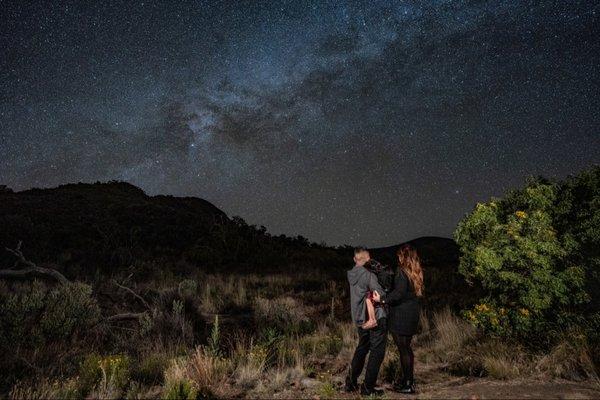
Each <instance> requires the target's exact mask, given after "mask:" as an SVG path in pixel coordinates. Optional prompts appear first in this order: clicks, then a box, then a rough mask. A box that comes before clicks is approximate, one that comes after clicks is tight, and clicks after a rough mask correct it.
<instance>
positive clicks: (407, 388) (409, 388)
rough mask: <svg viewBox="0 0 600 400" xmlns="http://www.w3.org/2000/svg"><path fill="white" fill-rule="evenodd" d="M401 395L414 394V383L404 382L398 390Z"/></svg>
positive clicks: (409, 380)
mask: <svg viewBox="0 0 600 400" xmlns="http://www.w3.org/2000/svg"><path fill="white" fill-rule="evenodd" d="M398 391H399V392H400V393H402V394H415V393H417V391H416V390H415V381H414V380H412V379H407V380H405V381H404V384H403V385H402V387H401V388H400V390H398Z"/></svg>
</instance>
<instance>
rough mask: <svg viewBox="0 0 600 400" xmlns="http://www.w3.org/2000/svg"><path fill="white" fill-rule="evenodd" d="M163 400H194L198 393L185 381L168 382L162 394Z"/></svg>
mask: <svg viewBox="0 0 600 400" xmlns="http://www.w3.org/2000/svg"><path fill="white" fill-rule="evenodd" d="M163 398H164V399H165V400H195V399H196V398H198V393H197V392H196V389H195V388H194V385H193V384H192V383H191V382H190V381H189V380H186V379H182V380H177V381H169V382H168V383H167V385H166V386H165V390H164V392H163Z"/></svg>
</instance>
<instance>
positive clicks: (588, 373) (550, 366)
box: [535, 335, 600, 383]
mask: <svg viewBox="0 0 600 400" xmlns="http://www.w3.org/2000/svg"><path fill="white" fill-rule="evenodd" d="M590 354H591V352H590V348H589V345H588V343H587V341H586V340H585V337H584V336H582V335H572V337H569V338H565V339H564V340H563V341H562V342H561V343H559V344H558V345H557V346H555V347H554V348H553V349H552V351H551V352H550V353H549V354H547V355H545V356H543V357H541V358H539V360H538V361H537V363H536V366H535V368H536V370H537V371H538V372H540V373H542V374H545V375H548V376H551V377H555V378H564V379H569V380H575V381H581V380H592V381H595V382H596V383H600V379H599V377H598V374H597V372H596V369H595V367H594V362H593V361H592V358H591V355H590Z"/></svg>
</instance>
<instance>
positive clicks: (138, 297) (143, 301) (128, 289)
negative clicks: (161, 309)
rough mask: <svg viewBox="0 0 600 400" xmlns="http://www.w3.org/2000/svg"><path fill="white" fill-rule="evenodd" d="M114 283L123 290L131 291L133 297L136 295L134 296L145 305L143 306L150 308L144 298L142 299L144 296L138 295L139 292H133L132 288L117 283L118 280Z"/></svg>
mask: <svg viewBox="0 0 600 400" xmlns="http://www.w3.org/2000/svg"><path fill="white" fill-rule="evenodd" d="M115 285H117V286H118V287H120V288H121V289H123V290H126V291H128V292H129V293H131V294H132V295H134V296H135V297H136V298H137V299H138V300H139V301H141V302H142V303H143V304H144V306H145V307H146V308H147V309H148V310H150V309H151V307H150V304H148V303H147V302H146V300H144V298H143V297H142V296H140V295H139V294H137V293H136V292H134V291H133V290H132V289H130V288H128V287H127V286H123V285H119V283H118V282H115Z"/></svg>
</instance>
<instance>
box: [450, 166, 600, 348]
mask: <svg viewBox="0 0 600 400" xmlns="http://www.w3.org/2000/svg"><path fill="white" fill-rule="evenodd" d="M586 174H591V175H594V176H596V179H592V180H588V181H589V182H591V183H590V185H596V186H595V187H588V195H587V197H588V204H587V205H589V204H592V203H593V204H595V210H596V211H595V212H593V213H591V214H593V215H591V214H590V211H589V210H586V211H585V212H583V214H584V215H586V216H587V217H586V218H585V219H586V224H587V220H589V218H592V219H593V220H599V221H600V197H599V194H600V178H599V177H600V169H594V170H592V171H591V172H587V173H586ZM567 186H568V185H566V184H564V183H563V184H561V183H551V182H547V181H544V180H541V179H539V180H537V181H533V182H531V183H530V184H529V185H528V186H527V187H526V188H525V189H522V190H514V191H512V192H509V193H508V195H507V196H506V197H505V198H503V199H499V200H498V199H496V200H492V201H490V202H488V203H485V204H483V203H480V204H478V205H477V207H476V208H475V209H474V210H473V211H472V212H471V213H470V214H469V215H467V216H466V217H465V218H464V219H463V220H462V221H461V222H460V223H459V225H458V227H457V229H456V232H455V235H454V237H455V239H456V242H457V243H458V245H459V246H460V248H461V251H462V256H461V259H460V267H459V269H460V272H461V273H462V274H463V275H464V276H465V277H466V278H467V279H468V280H470V281H472V282H477V283H480V284H481V286H482V287H483V288H484V290H485V291H486V296H485V297H483V298H482V299H480V300H479V302H478V304H477V305H476V306H475V307H473V308H471V309H470V310H468V311H466V312H465V317H466V318H467V319H468V320H469V321H471V322H472V323H473V324H474V325H476V326H478V327H480V328H482V329H483V330H484V331H485V332H487V333H489V334H495V335H499V336H505V337H506V336H516V337H520V338H523V339H528V341H529V342H533V343H535V344H538V345H543V346H544V347H547V346H549V345H550V344H551V342H552V339H553V338H554V337H556V332H557V331H560V330H562V329H564V328H567V327H570V326H573V325H580V324H582V322H583V320H584V318H583V314H585V313H594V312H597V311H598V310H596V309H594V307H590V304H592V303H590V300H591V299H592V298H593V296H597V294H596V292H594V291H590V288H593V287H597V286H598V274H597V272H595V273H592V272H593V271H592V270H593V268H590V266H589V265H588V266H586V265H585V264H584V263H583V262H582V258H581V255H580V254H578V253H579V252H581V251H583V250H582V249H583V248H584V247H585V248H586V249H587V248H588V247H589V246H590V243H594V244H595V245H598V244H600V231H599V230H598V229H597V227H596V228H592V227H591V226H590V227H587V228H585V232H586V234H585V235H584V234H582V233H581V229H584V228H583V227H582V228H581V229H580V228H579V227H577V226H576V225H578V224H583V223H584V221H583V219H578V218H571V219H570V220H569V219H568V218H566V217H565V216H567V215H571V214H579V213H578V211H577V210H579V209H581V208H582V207H585V206H586V204H585V203H584V204H582V202H583V200H581V201H578V202H567V201H566V200H565V199H566V198H569V197H570V195H569V189H568V188H567ZM579 190H580V189H579ZM572 194H573V193H572ZM573 195H574V194H573ZM580 197H581V196H580ZM586 226H587V225H586ZM570 231H573V232H578V233H579V236H578V235H575V234H573V233H569V232H570ZM584 237H585V243H582V242H583V241H584V239H583V238H584ZM589 251H591V250H589ZM594 262H595V261H594ZM598 265H600V264H598ZM596 270H597V266H596Z"/></svg>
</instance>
